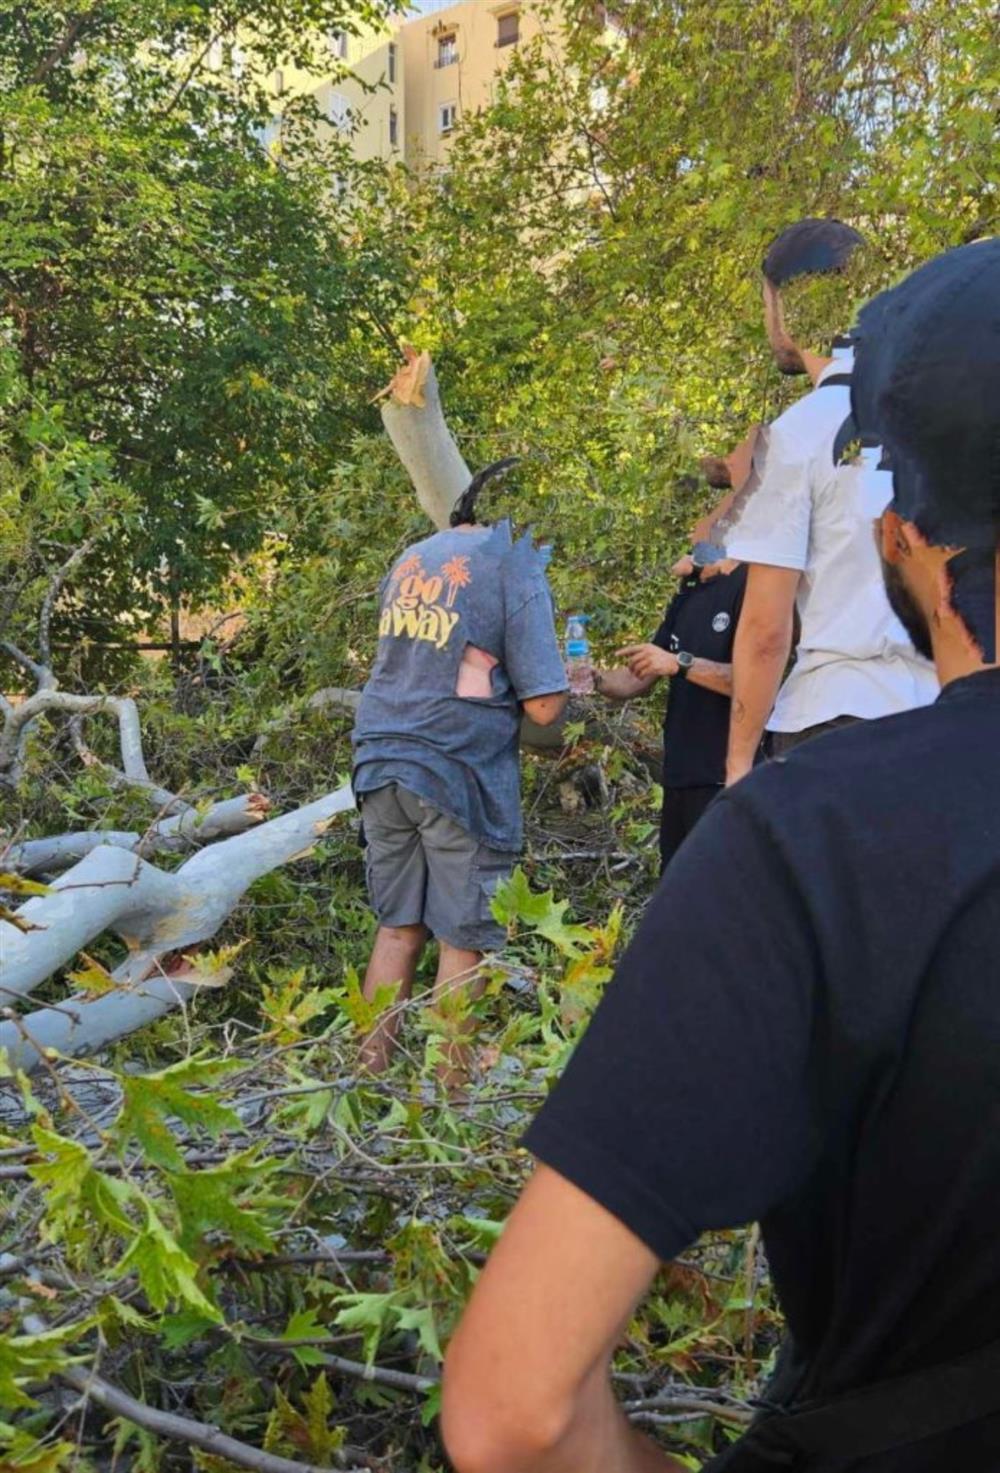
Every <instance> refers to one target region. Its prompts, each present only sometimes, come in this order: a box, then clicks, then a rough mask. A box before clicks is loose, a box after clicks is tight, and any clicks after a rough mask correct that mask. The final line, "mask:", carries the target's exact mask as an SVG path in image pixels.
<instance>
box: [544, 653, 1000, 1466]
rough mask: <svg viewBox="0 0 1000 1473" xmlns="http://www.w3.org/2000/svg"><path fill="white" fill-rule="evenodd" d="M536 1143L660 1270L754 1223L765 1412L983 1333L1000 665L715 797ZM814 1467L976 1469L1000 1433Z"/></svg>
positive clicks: (993, 1450) (992, 1091)
mask: <svg viewBox="0 0 1000 1473" xmlns="http://www.w3.org/2000/svg"><path fill="white" fill-rule="evenodd" d="M527 1144H528V1146H529V1148H530V1149H531V1150H532V1151H533V1152H534V1153H535V1155H536V1156H538V1157H539V1158H540V1159H541V1160H542V1161H545V1162H547V1163H548V1164H549V1165H550V1166H552V1167H553V1168H554V1169H555V1170H557V1171H559V1172H560V1173H561V1174H562V1175H563V1176H565V1177H568V1178H569V1179H570V1180H571V1181H573V1182H575V1183H576V1185H577V1186H579V1187H581V1188H582V1189H583V1190H584V1191H585V1192H587V1193H588V1194H589V1195H590V1196H591V1197H593V1198H594V1199H595V1200H596V1201H598V1202H600V1203H602V1204H603V1206H605V1207H606V1208H608V1210H609V1211H611V1212H613V1213H614V1214H615V1215H616V1216H617V1217H619V1218H620V1219H621V1220H622V1221H623V1222H624V1223H626V1224H627V1226H628V1227H629V1228H631V1229H632V1231H633V1232H634V1233H636V1234H637V1236H638V1237H640V1238H641V1239H642V1240H643V1241H644V1242H645V1243H647V1244H648V1245H649V1247H650V1248H652V1249H653V1250H654V1251H655V1252H656V1253H658V1254H659V1255H660V1256H661V1257H662V1258H664V1259H669V1258H672V1257H674V1256H675V1255H676V1254H677V1253H679V1252H680V1251H681V1250H682V1249H683V1248H684V1247H685V1246H686V1245H687V1244H689V1243H690V1242H691V1241H692V1240H693V1239H694V1238H696V1237H697V1236H698V1234H699V1233H700V1232H701V1231H702V1230H703V1229H706V1228H719V1227H727V1226H734V1225H736V1224H740V1223H743V1222H749V1221H751V1220H754V1219H758V1220H760V1222H761V1224H762V1229H763V1234H764V1240H765V1243H766V1246H767V1250H768V1254H769V1258H770V1263H771V1268H772V1271H773V1274H774V1279H775V1284H776V1287H777V1289H778V1293H779V1296H780V1299H781V1302H782V1305H783V1308H784V1311H785V1314H786V1317H787V1322H788V1327H789V1336H790V1339H789V1346H788V1348H787V1349H788V1353H787V1354H786V1355H785V1357H783V1369H782V1371H781V1372H780V1373H779V1378H778V1380H779V1383H780V1384H779V1385H777V1386H776V1387H775V1388H774V1389H773V1394H774V1395H775V1396H776V1397H777V1396H780V1397H781V1398H782V1399H795V1400H799V1399H802V1398H804V1397H825V1396H827V1395H830V1394H832V1393H836V1392H839V1391H845V1390H849V1389H852V1388H855V1387H858V1386H862V1385H864V1384H866V1383H869V1382H871V1381H875V1380H883V1379H885V1378H887V1377H891V1376H895V1375H899V1374H902V1373H905V1372H907V1371H910V1370H916V1369H920V1368H923V1367H928V1366H933V1365H936V1364H938V1363H940V1362H943V1361H946V1360H948V1359H954V1358H956V1357H958V1356H961V1355H963V1354H966V1353H968V1352H970V1351H974V1350H976V1349H978V1348H980V1347H982V1346H983V1345H985V1344H987V1343H988V1342H990V1341H992V1340H995V1339H998V1338H1000V670H991V671H985V672H983V673H981V674H977V675H973V676H970V677H968V678H966V679H963V680H959V681H955V682H954V683H952V684H951V685H949V686H948V687H947V688H946V689H945V690H944V691H943V693H942V695H941V697H940V698H939V700H938V701H937V702H936V703H935V704H934V705H933V706H930V707H926V708H924V709H921V710H917V711H911V712H907V713H905V714H903V715H899V716H891V717H886V718H885V719H883V720H880V721H870V722H864V723H860V724H858V725H856V726H853V727H849V728H845V729H843V730H841V731H837V732H833V733H831V734H829V735H827V736H822V737H818V738H816V739H815V740H814V741H812V742H809V743H806V744H804V745H803V746H801V747H799V748H797V749H796V750H795V751H793V752H792V753H790V754H789V755H788V757H786V758H784V759H781V760H779V761H775V762H770V763H767V764H765V765H764V766H763V767H761V768H759V769H757V770H756V771H755V772H754V773H753V774H751V775H750V776H749V777H747V778H746V779H744V781H743V782H741V783H739V784H738V785H737V786H736V787H735V788H732V789H728V790H727V791H726V793H725V794H724V795H723V796H722V797H721V798H720V799H718V800H717V801H716V802H715V803H714V804H713V805H712V807H711V808H710V809H709V811H708V813H707V814H706V816H705V818H704V819H703V820H702V822H701V824H700V825H699V827H698V828H697V829H696V830H695V831H694V833H693V834H692V835H691V836H690V837H689V839H688V840H687V841H686V843H685V844H684V847H683V849H682V850H681V852H680V853H679V854H678V856H677V858H676V859H675V861H674V862H673V864H671V866H670V867H669V869H668V870H667V873H666V876H665V878H664V880H663V882H662V883H661V885H660V887H659V889H658V891H657V892H656V894H655V896H654V898H653V900H652V902H651V903H650V905H649V908H648V910H647V913H646V915H645V917H644V919H643V922H642V925H641V926H640V929H639V931H638V933H637V935H636V938H635V940H634V941H633V943H632V945H631V947H630V948H629V951H628V953H627V954H626V956H625V958H624V960H623V961H622V963H621V966H620V967H619V969H618V973H617V975H616V977H615V979H614V981H613V982H612V983H611V985H610V986H609V988H608V989H607V992H606V994H605V997H604V1000H603V1001H602V1003H601V1005H600V1007H599V1008H598V1010H597V1012H596V1014H595V1017H594V1020H593V1022H592V1023H591V1026H590V1028H589V1029H588V1031H587V1033H586V1035H585V1036H584V1038H583V1040H582V1042H581V1044H580V1046H579V1048H578V1049H577V1051H576V1054H575V1056H574V1057H573V1059H572V1061H571V1063H570V1065H569V1067H568V1069H567V1071H566V1074H565V1076H564V1077H563V1079H562V1081H561V1082H560V1084H559V1085H558V1086H557V1087H556V1089H555V1091H554V1093H553V1095H552V1096H551V1098H550V1100H549V1101H548V1103H547V1104H546V1105H545V1107H544V1108H543V1110H542V1111H541V1113H540V1115H539V1116H538V1118H537V1119H536V1121H535V1122H534V1124H533V1125H532V1127H531V1129H530V1130H529V1132H528V1136H527ZM822 1466H823V1473H841V1470H842V1469H850V1473H862V1470H863V1473H944V1470H948V1473H950V1470H951V1469H958V1468H961V1469H962V1470H963V1473H995V1470H996V1469H997V1468H1000V1416H991V1417H989V1418H986V1419H983V1420H981V1421H979V1422H978V1423H977V1424H975V1426H972V1427H966V1428H964V1429H962V1430H960V1431H953V1432H950V1433H948V1434H944V1435H942V1436H938V1437H936V1438H934V1439H933V1440H929V1441H925V1442H922V1443H920V1444H919V1445H917V1446H911V1447H908V1448H907V1449H906V1450H905V1451H899V1452H892V1453H884V1454H879V1455H878V1456H875V1457H867V1458H865V1459H863V1460H862V1461H860V1462H859V1461H856V1460H855V1461H851V1462H849V1463H846V1464H844V1463H840V1462H836V1461H830V1462H829V1463H828V1462H827V1461H825V1460H824V1462H823V1465H822Z"/></svg>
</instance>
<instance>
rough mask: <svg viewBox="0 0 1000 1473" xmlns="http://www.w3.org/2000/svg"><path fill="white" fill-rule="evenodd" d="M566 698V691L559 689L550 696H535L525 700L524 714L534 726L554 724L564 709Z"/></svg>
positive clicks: (567, 695) (567, 697)
mask: <svg viewBox="0 0 1000 1473" xmlns="http://www.w3.org/2000/svg"><path fill="white" fill-rule="evenodd" d="M568 700H569V692H568V691H561V692H559V693H558V694H557V695H551V696H535V697H534V698H533V699H532V700H529V701H525V703H524V714H525V715H526V716H528V717H529V718H530V719H531V720H532V721H533V722H534V723H535V725H536V726H554V725H555V723H556V722H557V721H558V720H559V718H560V716H561V715H562V713H563V712H564V711H565V709H566V702H567V701H568Z"/></svg>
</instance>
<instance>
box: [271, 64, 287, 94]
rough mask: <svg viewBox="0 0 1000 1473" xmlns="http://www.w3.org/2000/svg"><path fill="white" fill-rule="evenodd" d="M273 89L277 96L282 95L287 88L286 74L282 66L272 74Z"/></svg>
mask: <svg viewBox="0 0 1000 1473" xmlns="http://www.w3.org/2000/svg"><path fill="white" fill-rule="evenodd" d="M271 90H272V91H273V93H274V95H275V97H280V96H281V94H282V93H283V92H284V90H285V74H284V72H283V71H282V70H281V69H280V67H279V69H278V70H277V71H276V72H274V73H273V74H272V76H271Z"/></svg>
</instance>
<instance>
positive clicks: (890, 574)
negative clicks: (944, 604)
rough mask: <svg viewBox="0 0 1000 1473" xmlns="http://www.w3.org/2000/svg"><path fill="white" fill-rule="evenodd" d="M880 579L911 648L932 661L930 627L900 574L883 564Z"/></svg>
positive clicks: (893, 568)
mask: <svg viewBox="0 0 1000 1473" xmlns="http://www.w3.org/2000/svg"><path fill="white" fill-rule="evenodd" d="M882 578H883V580H884V582H885V591H886V596H887V598H888V600H889V607H890V608H891V609H892V612H893V613H894V614H895V615H896V618H897V619H898V620H899V622H900V624H902V626H903V628H904V629H905V630H906V632H907V634H908V635H909V636H910V639H911V640H912V641H913V648H914V649H915V650H916V652H917V654H918V655H923V657H924V659H925V660H933V658H934V646H933V644H932V642H931V626H930V624H929V623H928V621H927V616H926V615H925V614H924V611H923V609H922V608H921V607H920V605H919V604H918V603H917V601H916V599H915V598H914V597H913V594H912V593H911V592H910V590H909V589H908V588H907V586H906V584H905V583H904V581H903V575H902V573H901V572H900V571H899V569H898V568H897V567H896V566H895V565H894V564H893V563H887V562H883V564H882Z"/></svg>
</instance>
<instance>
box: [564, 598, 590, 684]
mask: <svg viewBox="0 0 1000 1473" xmlns="http://www.w3.org/2000/svg"><path fill="white" fill-rule="evenodd" d="M588 622H589V619H588V615H586V614H570V616H569V618H568V619H567V620H566V676H567V678H568V680H569V688H570V690H571V691H572V693H573V695H575V696H589V695H590V693H591V691H592V690H593V689H594V674H593V671H592V669H591V667H590V640H589V639H588V638H587V624H588Z"/></svg>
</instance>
